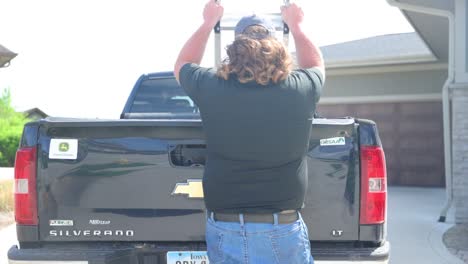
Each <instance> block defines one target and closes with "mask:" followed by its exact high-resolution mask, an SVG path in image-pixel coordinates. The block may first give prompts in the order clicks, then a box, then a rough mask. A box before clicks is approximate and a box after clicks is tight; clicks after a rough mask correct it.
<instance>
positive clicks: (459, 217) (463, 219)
mask: <svg viewBox="0 0 468 264" xmlns="http://www.w3.org/2000/svg"><path fill="white" fill-rule="evenodd" d="M452 124H453V144H452V146H453V161H452V162H453V195H454V203H455V218H456V222H457V223H468V84H467V85H466V88H464V89H455V90H454V91H453V123H452Z"/></svg>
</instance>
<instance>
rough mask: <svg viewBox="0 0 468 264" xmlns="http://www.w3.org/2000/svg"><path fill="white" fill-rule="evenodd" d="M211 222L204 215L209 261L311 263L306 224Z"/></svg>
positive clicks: (214, 263)
mask: <svg viewBox="0 0 468 264" xmlns="http://www.w3.org/2000/svg"><path fill="white" fill-rule="evenodd" d="M239 218H240V220H239V222H221V221H215V220H214V219H213V217H212V216H210V215H209V216H208V217H207V223H206V244H207V253H208V258H209V260H210V264H217V263H223V264H230V263H232V264H234V263H235V264H240V263H242V264H244V263H245V264H256V263H261V264H265V263H278V264H283V263H285V264H286V263H287V264H313V263H314V260H313V258H312V255H311V253H310V242H309V237H308V234H307V227H306V225H305V224H304V221H303V220H302V217H301V216H300V215H299V220H297V221H295V222H293V223H289V224H278V223H271V224H270V223H243V219H242V216H241V215H240V217H239Z"/></svg>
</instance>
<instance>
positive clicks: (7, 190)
mask: <svg viewBox="0 0 468 264" xmlns="http://www.w3.org/2000/svg"><path fill="white" fill-rule="evenodd" d="M14 206H15V205H14V197H13V180H0V212H11V211H13V210H14Z"/></svg>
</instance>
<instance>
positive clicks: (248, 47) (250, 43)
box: [217, 26, 292, 85]
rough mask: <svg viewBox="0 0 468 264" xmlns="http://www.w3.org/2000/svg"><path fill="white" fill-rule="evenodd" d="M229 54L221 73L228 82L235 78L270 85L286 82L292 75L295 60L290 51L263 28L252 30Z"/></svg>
mask: <svg viewBox="0 0 468 264" xmlns="http://www.w3.org/2000/svg"><path fill="white" fill-rule="evenodd" d="M226 51H227V55H228V57H227V58H226V59H224V60H223V62H222V63H221V65H220V67H219V68H218V71H217V75H218V76H219V77H221V78H223V79H225V80H228V79H229V77H230V76H231V75H233V76H235V77H237V79H238V80H239V82H241V83H248V82H252V81H255V82H257V83H258V84H261V85H267V84H269V83H270V82H273V83H278V82H279V81H282V80H285V79H286V77H287V76H288V74H289V73H290V72H291V68H292V59H291V56H290V55H289V53H288V51H287V50H286V48H285V47H284V45H283V44H282V43H281V42H280V41H278V40H277V39H276V38H274V37H271V36H269V35H268V31H267V30H266V29H265V28H264V27H262V26H250V27H248V28H247V29H246V31H245V32H244V33H243V34H241V35H239V36H237V37H236V39H235V40H234V42H233V43H232V44H231V45H228V46H227V48H226Z"/></svg>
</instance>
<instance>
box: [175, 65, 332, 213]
mask: <svg viewBox="0 0 468 264" xmlns="http://www.w3.org/2000/svg"><path fill="white" fill-rule="evenodd" d="M179 76H180V78H179V81H180V84H181V86H182V87H183V88H184V89H185V91H186V92H187V94H188V95H189V96H190V98H192V100H193V101H194V102H195V103H196V104H197V105H198V107H199V109H200V113H201V118H202V120H203V129H204V133H205V135H206V143H207V161H206V165H205V171H204V177H203V189H204V194H205V205H206V207H207V209H208V210H210V211H215V212H236V213H237V212H245V213H247V212H257V213H260V212H278V211H281V210H288V209H300V208H301V207H302V204H303V202H304V196H305V193H306V189H307V159H306V153H307V149H308V143H309V135H310V129H311V125H312V118H313V115H314V112H315V107H316V103H317V101H318V99H319V97H320V92H321V89H322V85H323V77H322V75H321V73H320V71H319V70H318V69H316V68H312V69H305V70H295V71H293V72H291V74H289V76H288V78H287V79H286V80H285V81H282V82H279V83H277V84H270V85H267V86H263V85H259V84H256V83H247V84H242V83H240V82H239V81H238V80H237V78H235V77H231V78H230V79H229V80H224V79H222V78H219V77H217V76H216V71H215V70H213V69H210V68H203V67H200V66H198V65H196V64H186V65H184V66H183V67H182V69H181V70H180V74H179Z"/></svg>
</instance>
